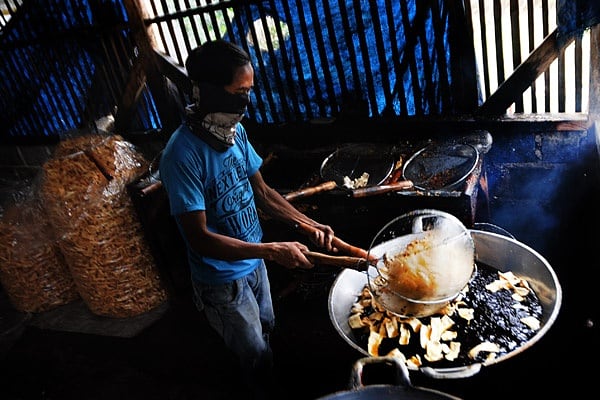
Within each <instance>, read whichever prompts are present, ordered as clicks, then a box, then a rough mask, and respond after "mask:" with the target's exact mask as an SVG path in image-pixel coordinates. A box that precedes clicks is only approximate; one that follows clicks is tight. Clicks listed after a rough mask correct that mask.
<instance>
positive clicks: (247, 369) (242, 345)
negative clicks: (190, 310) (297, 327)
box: [193, 261, 275, 385]
mask: <svg viewBox="0 0 600 400" xmlns="http://www.w3.org/2000/svg"><path fill="white" fill-rule="evenodd" d="M193 289H194V295H195V296H194V299H195V303H196V307H197V308H198V309H199V310H202V309H204V312H205V314H206V318H207V320H208V322H209V324H210V325H211V326H212V328H213V329H215V330H216V331H217V333H218V334H219V335H220V336H221V337H222V338H223V340H224V342H225V344H226V346H227V347H228V348H229V349H231V350H232V351H233V353H235V354H236V355H237V357H238V358H239V361H240V366H241V369H242V373H243V374H244V378H245V380H246V381H247V383H249V384H251V385H257V384H259V385H260V384H263V385H268V384H269V382H268V380H269V379H270V375H271V373H272V364H273V356H272V352H271V346H270V344H269V334H270V333H271V331H272V330H273V328H274V325H275V313H274V311H273V302H272V299H271V288H270V283H269V277H268V275H267V268H266V266H265V263H264V261H263V262H262V263H261V264H260V266H259V267H258V268H256V270H254V271H253V272H252V273H250V274H248V275H247V276H245V277H243V278H240V279H238V280H236V281H233V282H229V283H226V284H222V285H207V284H203V283H200V282H193Z"/></svg>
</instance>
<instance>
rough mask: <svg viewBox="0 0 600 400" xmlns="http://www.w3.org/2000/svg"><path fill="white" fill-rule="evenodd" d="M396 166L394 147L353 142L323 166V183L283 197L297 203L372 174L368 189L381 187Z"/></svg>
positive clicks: (331, 155)
mask: <svg viewBox="0 0 600 400" xmlns="http://www.w3.org/2000/svg"><path fill="white" fill-rule="evenodd" d="M395 165H396V157H395V155H394V149H393V147H391V146H389V145H381V144H373V143H366V144H365V143H353V144H348V145H345V146H343V147H340V148H338V149H337V150H335V151H334V152H333V153H331V154H330V155H329V156H327V158H325V159H324V160H323V162H322V163H321V167H320V170H319V173H320V177H321V180H322V181H323V183H321V184H319V185H317V186H312V187H307V188H304V189H301V190H298V191H295V192H290V193H287V194H286V195H284V197H285V198H286V199H287V200H296V199H298V198H304V197H308V196H311V195H313V194H316V193H320V192H324V191H327V190H332V189H336V188H342V189H343V188H345V186H344V178H346V177H347V178H348V179H350V180H355V179H359V178H360V177H361V176H362V175H363V174H364V173H365V172H366V173H367V174H369V179H368V182H367V187H372V186H377V185H381V184H382V183H384V182H385V181H386V179H387V178H388V177H389V176H390V174H391V173H392V171H393V170H394V167H395Z"/></svg>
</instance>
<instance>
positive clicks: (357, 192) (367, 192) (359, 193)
mask: <svg viewBox="0 0 600 400" xmlns="http://www.w3.org/2000/svg"><path fill="white" fill-rule="evenodd" d="M412 187H413V183H412V181H400V182H396V183H390V184H389V185H378V186H371V187H364V188H360V189H354V190H353V191H352V197H365V196H371V195H374V194H382V193H388V192H397V191H399V190H405V189H410V188H412Z"/></svg>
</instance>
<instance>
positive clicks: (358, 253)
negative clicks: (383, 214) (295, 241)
mask: <svg viewBox="0 0 600 400" xmlns="http://www.w3.org/2000/svg"><path fill="white" fill-rule="evenodd" d="M297 228H298V229H300V230H301V231H302V232H304V233H305V234H307V235H311V234H313V233H314V232H315V231H316V230H317V228H315V227H313V226H310V225H308V224H306V223H304V222H298V224H297ZM332 244H333V247H335V248H337V249H338V250H339V251H341V252H343V253H345V254H348V255H351V256H354V257H360V258H364V259H367V258H368V257H367V256H368V254H369V253H368V252H367V251H366V250H364V249H361V248H360V247H356V246H352V245H351V244H348V243H346V242H344V241H343V240H342V239H340V238H338V237H335V236H334V237H333V240H332Z"/></svg>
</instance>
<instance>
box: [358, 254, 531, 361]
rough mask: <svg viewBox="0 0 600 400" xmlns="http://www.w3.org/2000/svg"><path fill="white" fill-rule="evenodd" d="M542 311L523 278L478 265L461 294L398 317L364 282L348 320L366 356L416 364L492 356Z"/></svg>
mask: <svg viewBox="0 0 600 400" xmlns="http://www.w3.org/2000/svg"><path fill="white" fill-rule="evenodd" d="M541 314H542V306H541V304H540V302H539V300H538V298H537V296H536V294H535V293H534V292H533V290H532V289H531V288H530V287H529V284H528V283H527V281H526V280H524V279H520V278H519V277H517V276H516V275H514V274H513V273H512V272H500V271H498V270H497V269H494V268H491V267H489V266H486V265H483V264H481V265H478V268H477V272H476V274H475V276H474V277H473V278H472V279H471V281H470V282H469V284H468V286H466V287H465V289H464V290H463V291H461V293H460V295H459V296H458V297H457V298H456V299H455V300H454V301H452V302H451V303H449V304H448V305H447V306H446V307H445V308H444V309H443V310H442V311H440V312H439V313H437V314H435V315H432V316H429V317H421V318H414V317H412V318H403V317H399V316H397V315H395V314H393V313H390V312H388V311H386V310H385V309H384V308H383V307H382V306H381V305H380V304H378V303H377V302H376V299H375V298H374V297H373V296H372V293H371V292H370V290H369V289H368V285H367V286H365V287H364V288H363V290H362V292H361V293H360V294H359V296H358V299H357V301H356V302H355V303H354V304H353V306H352V310H351V314H350V317H349V320H348V322H349V324H350V327H351V328H352V329H353V331H354V333H355V334H356V337H357V338H358V341H359V343H360V344H361V346H362V347H363V348H365V349H366V350H367V352H368V353H369V354H370V355H372V356H381V355H393V356H398V357H400V358H402V359H403V360H404V361H405V363H406V365H407V366H408V367H409V368H410V369H418V368H419V367H421V366H426V365H430V366H435V367H456V366H464V365H469V364H472V363H473V362H485V361H489V360H493V359H494V358H495V357H498V356H501V355H503V354H506V353H508V352H510V351H512V350H514V349H516V348H518V347H520V346H521V345H523V344H524V343H526V342H527V341H528V340H529V339H530V338H531V337H533V336H534V335H535V332H536V331H537V330H538V329H539V328H540V322H539V321H540V317H541Z"/></svg>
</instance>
